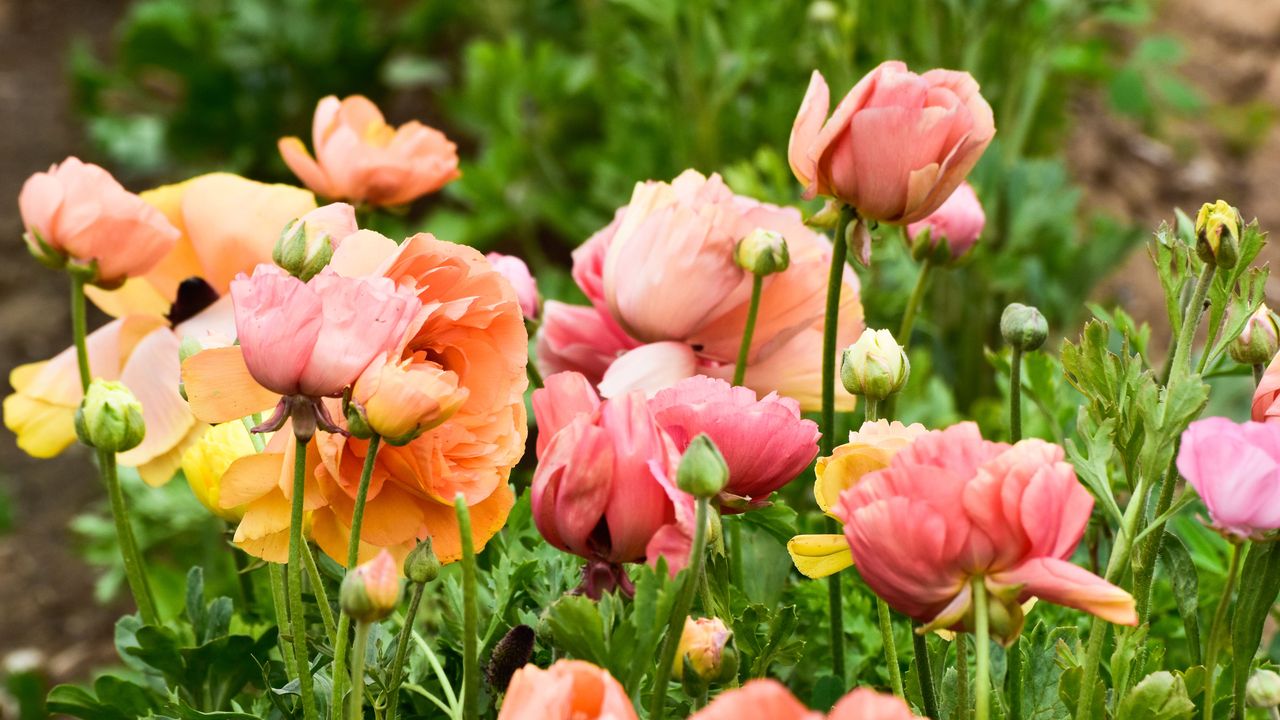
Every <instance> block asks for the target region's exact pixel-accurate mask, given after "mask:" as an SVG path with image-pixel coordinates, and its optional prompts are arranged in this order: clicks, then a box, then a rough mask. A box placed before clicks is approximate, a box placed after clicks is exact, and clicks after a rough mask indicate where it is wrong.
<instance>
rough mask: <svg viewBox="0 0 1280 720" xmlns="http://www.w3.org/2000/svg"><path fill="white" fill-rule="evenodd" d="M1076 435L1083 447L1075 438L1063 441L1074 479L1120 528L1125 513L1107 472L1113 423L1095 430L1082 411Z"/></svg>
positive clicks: (1091, 421)
mask: <svg viewBox="0 0 1280 720" xmlns="http://www.w3.org/2000/svg"><path fill="white" fill-rule="evenodd" d="M1076 433H1077V435H1078V436H1079V438H1080V439H1082V440H1083V441H1084V446H1083V447H1081V445H1080V444H1079V443H1078V442H1077V441H1076V439H1074V438H1068V439H1067V441H1066V444H1067V448H1066V449H1067V458H1068V459H1069V460H1070V461H1071V464H1072V465H1074V466H1075V469H1076V477H1078V478H1079V479H1080V482H1082V483H1084V486H1085V487H1087V488H1089V490H1090V491H1092V492H1093V496H1094V497H1095V498H1097V499H1098V502H1100V503H1102V509H1103V510H1104V511H1105V512H1106V513H1107V515H1108V516H1109V517H1110V518H1111V520H1112V522H1114V523H1115V524H1116V525H1120V524H1121V523H1122V522H1123V521H1124V513H1122V512H1121V511H1120V506H1119V504H1117V503H1116V496H1115V493H1113V492H1112V490H1111V471H1110V469H1109V468H1108V463H1109V462H1110V461H1111V455H1112V454H1113V448H1114V445H1113V440H1112V437H1113V435H1114V434H1115V421H1114V420H1106V421H1104V422H1102V423H1101V424H1100V425H1096V426H1094V421H1093V419H1092V418H1091V417H1090V416H1089V415H1088V413H1086V412H1085V411H1084V409H1083V408H1081V411H1080V419H1079V420H1077V422H1076Z"/></svg>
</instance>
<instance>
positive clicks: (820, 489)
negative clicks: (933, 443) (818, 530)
mask: <svg viewBox="0 0 1280 720" xmlns="http://www.w3.org/2000/svg"><path fill="white" fill-rule="evenodd" d="M927 432H929V431H928V430H926V429H925V427H924V426H923V425H921V424H920V423H912V424H911V425H903V424H902V423H900V422H898V421H896V420H895V421H893V422H889V421H888V420H874V421H870V422H864V423H862V427H861V428H858V430H856V431H854V432H850V433H849V442H847V443H845V444H843V445H841V446H839V447H837V448H836V449H835V450H833V451H832V452H831V454H830V455H829V456H827V457H821V458H818V463H817V465H816V466H815V467H814V473H815V475H817V482H815V483H814V485H813V497H814V499H815V500H817V502H818V507H819V508H821V509H822V512H824V513H826V514H827V515H828V516H830V517H832V518H835V517H836V516H835V515H832V509H833V508H834V507H835V505H836V502H837V501H838V500H839V499H840V493H842V492H844V491H845V490H848V489H849V488H851V487H853V486H854V485H855V484H856V483H857V482H858V481H859V480H861V479H862V478H863V476H865V475H866V474H867V473H871V472H875V471H876V470H883V469H884V468H886V467H889V461H890V460H892V459H893V456H894V455H897V454H898V453H899V452H901V451H902V449H903V448H905V447H907V446H908V445H910V444H911V442H912V441H913V440H915V439H916V438H918V437H920V436H921V435H924V434H925V433H927ZM836 519H837V520H838V519H839V518H836ZM787 551H788V552H789V553H791V561H792V562H794V563H795V566H796V569H797V570H799V571H800V572H801V573H803V574H804V575H806V576H808V577H811V578H822V577H826V576H828V575H831V574H833V573H837V572H840V571H841V570H843V569H845V568H847V567H850V566H852V565H853V555H852V554H851V553H850V552H849V541H847V540H845V538H844V535H797V536H795V537H793V538H791V540H789V541H788V542H787Z"/></svg>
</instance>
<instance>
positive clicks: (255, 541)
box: [235, 529, 289, 563]
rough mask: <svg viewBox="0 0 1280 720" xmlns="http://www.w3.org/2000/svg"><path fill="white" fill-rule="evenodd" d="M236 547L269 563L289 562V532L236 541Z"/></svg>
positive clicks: (282, 531) (283, 531)
mask: <svg viewBox="0 0 1280 720" xmlns="http://www.w3.org/2000/svg"><path fill="white" fill-rule="evenodd" d="M235 544H236V547H238V548H240V549H241V550H243V551H245V552H247V553H249V554H250V555H252V556H254V557H256V558H262V559H263V560H266V561H267V562H273V563H287V562H289V531H288V530H287V529H286V530H281V531H280V532H274V533H268V534H267V535H263V536H262V537H258V538H245V539H243V540H241V539H236V540H235Z"/></svg>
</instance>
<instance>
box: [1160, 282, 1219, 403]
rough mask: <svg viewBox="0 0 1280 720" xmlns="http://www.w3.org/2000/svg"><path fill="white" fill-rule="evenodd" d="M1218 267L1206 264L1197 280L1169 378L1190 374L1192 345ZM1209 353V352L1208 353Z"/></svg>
mask: <svg viewBox="0 0 1280 720" xmlns="http://www.w3.org/2000/svg"><path fill="white" fill-rule="evenodd" d="M1217 270H1218V267H1217V266H1216V265H1209V264H1206V265H1205V266H1204V269H1203V270H1201V271H1200V276H1199V277H1198V278H1197V279H1196V286H1195V290H1194V291H1193V292H1192V293H1191V302H1189V303H1187V314H1186V317H1184V318H1183V320H1182V329H1181V331H1180V332H1179V333H1178V340H1177V345H1175V346H1174V348H1173V361H1172V362H1171V363H1170V367H1169V378H1170V379H1172V378H1175V377H1181V375H1182V373H1185V372H1190V370H1191V366H1190V364H1189V363H1190V357H1191V345H1192V343H1194V342H1195V339H1196V330H1199V329H1200V316H1201V315H1203V314H1204V301H1205V298H1206V297H1208V295H1209V286H1210V285H1212V284H1213V275H1214V273H1215V272H1217ZM1206 352H1207V351H1206Z"/></svg>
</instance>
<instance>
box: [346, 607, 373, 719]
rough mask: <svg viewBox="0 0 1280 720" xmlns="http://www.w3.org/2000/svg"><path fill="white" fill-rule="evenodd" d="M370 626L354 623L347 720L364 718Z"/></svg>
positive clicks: (366, 623)
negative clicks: (366, 658)
mask: <svg viewBox="0 0 1280 720" xmlns="http://www.w3.org/2000/svg"><path fill="white" fill-rule="evenodd" d="M344 615H345V613H344ZM372 626H373V623H370V622H366V621H364V620H359V621H357V622H356V641H355V645H354V646H352V653H353V654H352V656H351V705H350V706H349V707H348V708H347V720H361V718H363V717H364V662H365V655H367V654H368V652H369V628H370V627H372Z"/></svg>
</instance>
